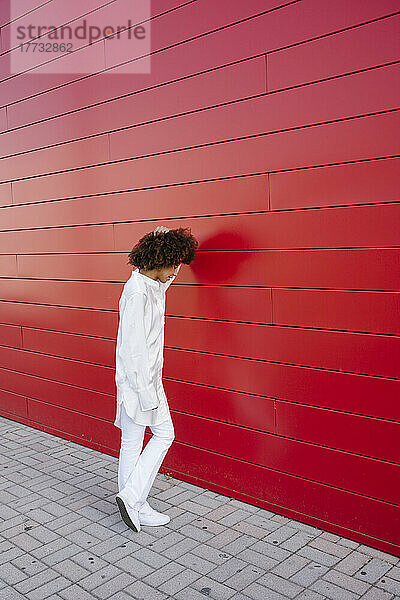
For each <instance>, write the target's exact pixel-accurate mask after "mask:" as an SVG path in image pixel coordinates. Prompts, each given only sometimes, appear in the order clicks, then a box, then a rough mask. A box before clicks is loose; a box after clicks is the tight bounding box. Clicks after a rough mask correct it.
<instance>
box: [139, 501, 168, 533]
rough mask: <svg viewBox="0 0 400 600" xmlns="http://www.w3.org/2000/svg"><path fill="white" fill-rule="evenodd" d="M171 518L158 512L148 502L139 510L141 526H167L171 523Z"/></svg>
mask: <svg viewBox="0 0 400 600" xmlns="http://www.w3.org/2000/svg"><path fill="white" fill-rule="evenodd" d="M170 520H171V518H170V517H169V516H168V515H166V514H165V513H161V512H158V511H157V510H154V508H152V507H151V506H150V504H149V503H148V502H147V501H146V502H145V503H144V504H143V505H142V506H141V507H140V509H139V521H140V524H141V525H150V526H153V527H155V526H157V525H166V524H167V523H169V522H170Z"/></svg>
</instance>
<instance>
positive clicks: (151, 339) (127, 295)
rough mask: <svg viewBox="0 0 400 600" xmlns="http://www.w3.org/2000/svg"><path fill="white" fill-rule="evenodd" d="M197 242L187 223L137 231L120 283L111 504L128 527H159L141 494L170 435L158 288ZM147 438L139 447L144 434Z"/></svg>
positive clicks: (160, 520)
mask: <svg viewBox="0 0 400 600" xmlns="http://www.w3.org/2000/svg"><path fill="white" fill-rule="evenodd" d="M197 246H198V242H197V240H196V239H195V238H194V237H193V235H192V234H191V233H190V228H186V229H184V228H179V229H168V228H167V227H163V226H159V227H156V229H155V230H154V231H153V232H151V233H148V234H146V235H145V236H143V237H142V238H141V239H140V240H139V242H138V243H137V244H136V246H134V248H133V249H132V251H131V252H130V253H129V261H128V264H131V265H133V266H135V267H138V269H137V270H134V271H132V275H131V277H130V278H129V280H128V281H127V282H126V283H125V285H124V288H123V291H122V294H121V298H120V300H119V314H120V319H119V327H118V336H117V346H116V361H115V362H116V369H115V382H116V386H117V412H116V417H115V421H114V425H116V426H117V427H119V428H120V429H121V449H120V454H119V463H118V490H119V491H118V494H117V496H116V501H117V504H118V508H119V510H120V513H121V517H122V519H123V520H124V522H125V523H126V525H128V527H130V528H131V529H132V530H133V531H140V526H141V525H152V526H155V525H165V524H166V523H168V522H169V521H170V517H169V516H168V515H167V514H164V513H160V512H158V511H156V510H154V509H153V508H152V507H151V506H150V505H149V503H148V502H147V496H148V493H149V491H150V488H151V486H152V485H153V482H154V479H155V477H156V475H157V472H158V470H159V468H160V466H161V463H162V461H163V460H164V457H165V455H166V453H167V451H168V449H169V447H170V446H171V444H172V442H173V440H174V437H175V432H174V426H173V423H172V419H171V414H170V411H169V406H168V401H167V397H166V395H165V392H164V387H163V384H162V367H163V362H164V359H163V351H164V321H165V317H164V313H165V292H166V290H167V289H168V287H169V286H170V285H171V283H172V282H173V280H174V279H175V277H176V275H177V274H178V272H179V269H180V267H181V264H182V263H184V264H187V265H189V264H190V263H191V261H192V260H193V259H194V256H195V253H196V249H197ZM146 425H148V426H149V427H150V429H151V431H152V434H153V435H152V437H151V438H150V440H149V442H148V443H147V445H146V447H145V449H144V450H143V452H142V446H143V439H144V431H145V429H146Z"/></svg>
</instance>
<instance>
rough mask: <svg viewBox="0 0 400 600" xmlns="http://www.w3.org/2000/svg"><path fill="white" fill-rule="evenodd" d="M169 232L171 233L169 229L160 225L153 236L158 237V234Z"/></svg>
mask: <svg viewBox="0 0 400 600" xmlns="http://www.w3.org/2000/svg"><path fill="white" fill-rule="evenodd" d="M167 231H169V229H168V227H163V225H159V226H158V227H156V228H155V230H154V231H153V234H154V235H157V234H158V233H162V232H167Z"/></svg>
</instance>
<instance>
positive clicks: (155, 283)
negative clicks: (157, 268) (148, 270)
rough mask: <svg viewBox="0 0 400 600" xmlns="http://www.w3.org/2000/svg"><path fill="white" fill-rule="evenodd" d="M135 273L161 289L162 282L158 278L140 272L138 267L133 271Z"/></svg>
mask: <svg viewBox="0 0 400 600" xmlns="http://www.w3.org/2000/svg"><path fill="white" fill-rule="evenodd" d="M133 272H134V273H137V275H138V276H139V277H141V279H143V280H144V281H145V282H146V283H147V284H148V285H150V286H153V287H154V288H156V289H158V290H159V289H160V282H159V281H157V280H156V279H152V278H151V277H148V275H143V273H140V272H139V269H136V270H135V271H133Z"/></svg>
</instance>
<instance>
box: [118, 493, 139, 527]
mask: <svg viewBox="0 0 400 600" xmlns="http://www.w3.org/2000/svg"><path fill="white" fill-rule="evenodd" d="M116 501H117V505H118V508H119V512H120V513H121V517H122V520H123V522H124V523H125V525H128V527H129V528H130V529H133V531H136V533H138V529H137V527H136V525H135V524H134V522H133V521H132V519H131V518H130V516H129V515H128V512H127V510H126V508H125V504H124V502H123V500H122V499H121V498H118V497H117V498H116Z"/></svg>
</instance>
